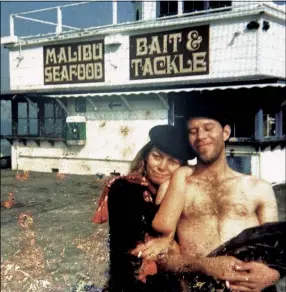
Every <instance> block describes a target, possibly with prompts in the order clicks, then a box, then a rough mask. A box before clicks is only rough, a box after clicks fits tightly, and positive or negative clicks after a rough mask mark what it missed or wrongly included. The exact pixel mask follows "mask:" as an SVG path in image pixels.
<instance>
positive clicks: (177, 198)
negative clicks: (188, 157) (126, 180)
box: [132, 167, 193, 259]
mask: <svg viewBox="0 0 286 292" xmlns="http://www.w3.org/2000/svg"><path fill="white" fill-rule="evenodd" d="M192 173H193V168H191V167H181V168H180V169H178V170H177V171H176V172H175V173H174V174H173V176H172V178H171V181H170V184H169V187H168V189H167V192H166V195H165V197H164V199H163V200H162V203H161V205H160V208H159V211H158V212H157V214H156V216H155V218H154V220H153V222H152V227H153V228H154V229H155V230H156V231H157V232H160V233H161V234H162V236H161V237H159V238H154V239H151V240H150V241H148V242H147V243H145V244H141V245H139V246H137V248H136V249H135V250H133V251H132V252H133V253H134V254H135V255H138V256H142V257H144V258H146V259H158V257H160V256H164V255H166V254H167V252H168V251H169V249H170V245H171V244H172V243H173V238H174V234H175V231H176V229H177V223H178V221H179V218H180V216H181V213H182V211H183V208H184V203H185V200H184V198H185V187H186V177H188V176H190V175H191V174H192ZM160 188H161V187H160ZM163 188H165V185H163ZM160 191H161V193H160ZM159 194H160V196H161V197H160V199H161V198H162V197H163V195H162V189H161V190H160V189H159ZM156 202H157V200H156Z"/></svg>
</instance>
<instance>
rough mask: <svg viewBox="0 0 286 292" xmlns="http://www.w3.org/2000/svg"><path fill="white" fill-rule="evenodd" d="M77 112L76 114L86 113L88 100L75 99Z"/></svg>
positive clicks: (82, 98)
mask: <svg viewBox="0 0 286 292" xmlns="http://www.w3.org/2000/svg"><path fill="white" fill-rule="evenodd" d="M75 111H76V113H85V112H86V98H85V97H78V98H76V99H75Z"/></svg>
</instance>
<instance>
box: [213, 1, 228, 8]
mask: <svg viewBox="0 0 286 292" xmlns="http://www.w3.org/2000/svg"><path fill="white" fill-rule="evenodd" d="M227 6H231V1H209V8H211V9H215V8H220V7H227Z"/></svg>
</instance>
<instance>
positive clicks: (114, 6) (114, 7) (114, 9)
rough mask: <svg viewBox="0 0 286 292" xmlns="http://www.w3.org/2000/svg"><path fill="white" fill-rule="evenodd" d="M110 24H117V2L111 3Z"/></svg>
mask: <svg viewBox="0 0 286 292" xmlns="http://www.w3.org/2000/svg"><path fill="white" fill-rule="evenodd" d="M112 24H117V0H113V1H112Z"/></svg>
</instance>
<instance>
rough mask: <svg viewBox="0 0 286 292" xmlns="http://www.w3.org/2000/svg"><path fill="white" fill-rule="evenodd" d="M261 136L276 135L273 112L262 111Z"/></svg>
mask: <svg viewBox="0 0 286 292" xmlns="http://www.w3.org/2000/svg"><path fill="white" fill-rule="evenodd" d="M263 136H264V137H273V136H276V117H275V114H269V113H263Z"/></svg>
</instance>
